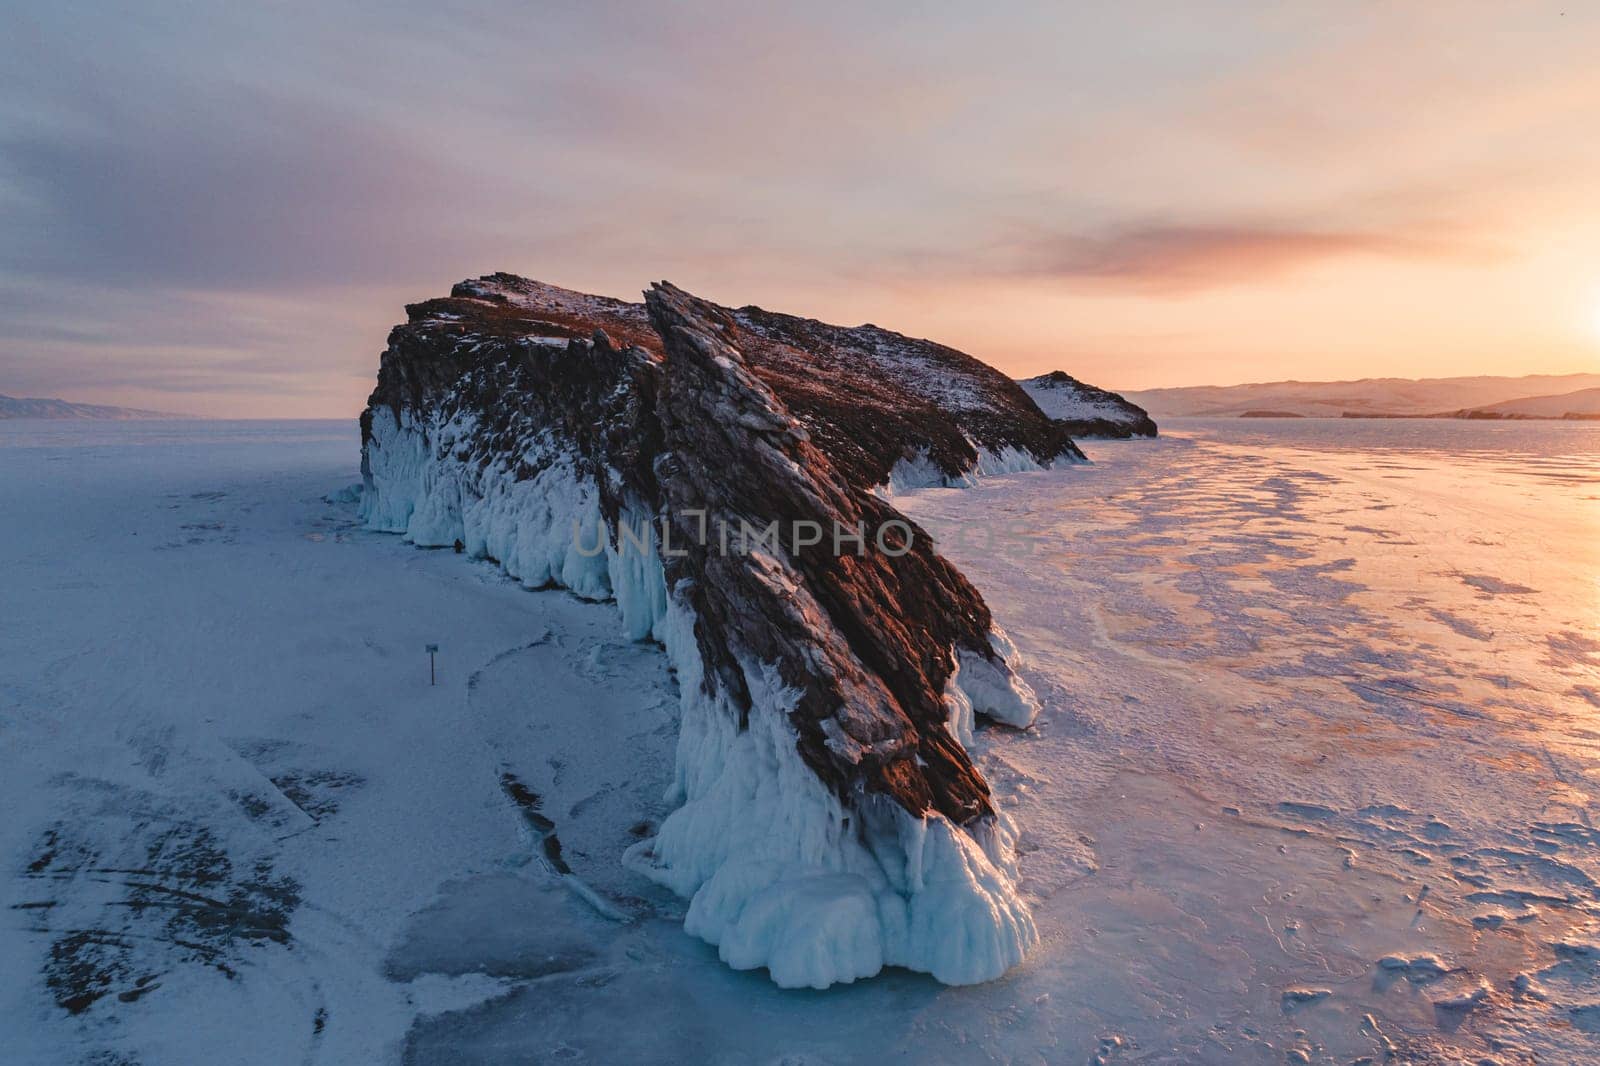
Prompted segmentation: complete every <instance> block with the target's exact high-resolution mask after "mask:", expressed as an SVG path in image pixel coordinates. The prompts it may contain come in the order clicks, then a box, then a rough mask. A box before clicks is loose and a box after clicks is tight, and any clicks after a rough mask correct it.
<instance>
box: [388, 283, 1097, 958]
mask: <svg viewBox="0 0 1600 1066" xmlns="http://www.w3.org/2000/svg"><path fill="white" fill-rule="evenodd" d="M407 310H408V316H409V321H408V322H407V323H406V324H405V325H402V326H399V327H397V328H396V329H395V330H394V331H393V333H391V335H390V344H389V349H388V351H386V352H385V353H384V357H383V362H382V366H381V368H380V372H379V380H378V387H377V389H376V390H375V391H374V393H373V395H372V398H371V401H370V404H369V407H368V410H367V411H366V413H365V414H364V416H363V423H362V425H363V471H364V474H365V475H366V481H367V492H366V493H365V495H364V499H363V513H364V514H365V516H366V519H367V522H368V524H369V525H370V526H372V527H374V528H379V529H388V530H393V531H397V532H404V533H406V534H407V535H408V536H409V537H410V538H411V539H412V540H414V541H416V542H417V543H419V544H449V543H452V542H453V541H455V540H461V541H462V542H463V544H464V546H465V547H466V548H467V549H468V550H469V551H471V552H472V553H473V554H475V555H479V556H483V557H488V558H493V559H495V560H497V561H498V562H500V563H501V564H502V565H503V566H505V568H506V569H507V570H508V572H510V573H512V574H513V575H514V576H517V577H518V578H520V579H521V580H523V581H524V582H525V583H528V584H531V585H535V586H540V585H545V584H559V585H563V586H566V587H568V588H571V589H572V590H573V591H575V592H578V593H579V594H580V595H588V596H593V597H596V598H599V597H604V596H612V597H615V598H616V600H617V602H618V605H619V607H620V608H621V611H622V614H623V620H624V625H625V626H626V628H627V629H628V631H629V632H630V633H631V634H632V635H634V636H641V637H642V636H647V635H650V636H655V637H656V638H658V639H660V640H662V641H663V643H664V644H665V645H666V648H667V651H668V654H669V656H671V657H672V658H673V660H674V662H675V664H676V665H677V667H678V673H679V678H680V683H681V684H682V686H683V689H684V691H683V720H682V722H681V726H680V728H681V732H682V737H681V738H680V746H679V758H678V763H679V766H678V777H679V780H678V785H677V789H678V794H679V797H680V798H681V799H682V800H683V806H682V807H681V808H680V809H679V810H678V811H677V812H676V813H675V814H674V815H673V816H672V817H671V818H669V819H668V820H667V821H666V822H665V823H664V824H663V826H662V827H661V830H660V832H659V833H658V835H657V836H656V838H654V839H653V840H651V841H646V842H644V843H642V844H641V845H639V846H638V847H637V848H636V849H634V850H633V851H632V852H630V857H629V858H630V863H631V864H632V865H634V867H635V868H636V869H639V870H640V871H641V872H644V873H646V874H648V875H650V876H652V877H655V878H656V879H658V880H660V881H662V882H663V883H666V884H668V885H670V886H671V887H673V888H674V889H675V890H677V891H679V892H681V893H682V894H684V895H686V896H690V897H692V899H693V903H692V905H691V909H690V915H689V920H688V925H689V927H690V930H691V931H692V932H695V933H697V934H698V935H701V936H703V937H705V938H706V939H707V940H710V941H712V942H713V943H718V944H719V945H720V946H721V947H722V949H723V954H724V957H725V958H728V959H729V961H730V962H731V963H733V964H735V965H765V966H767V967H768V968H769V969H770V970H771V972H772V974H773V977H774V978H775V979H776V980H778V981H779V983H782V984H812V985H826V984H829V983H832V982H833V981H837V980H852V979H854V978H856V977H859V976H866V975H868V974H870V973H873V972H876V970H877V968H878V967H880V966H881V965H884V964H886V963H898V964H901V965H907V966H913V967H915V968H919V969H926V970H929V971H931V972H933V973H934V974H935V975H936V976H939V977H940V978H941V979H943V980H949V981H956V982H961V981H971V980H982V979H987V978H989V977H993V976H997V975H998V973H1000V972H1002V971H1003V970H1004V969H1005V968H1006V967H1007V966H1009V965H1011V964H1013V963H1014V962H1015V961H1017V960H1018V959H1019V958H1020V957H1021V954H1022V952H1023V951H1024V950H1026V947H1027V946H1028V945H1029V944H1031V942H1032V939H1033V936H1034V934H1033V931H1032V924H1031V919H1029V918H1028V916H1027V911H1026V907H1025V906H1023V905H1022V903H1021V901H1020V900H1019V899H1017V898H1016V896H1015V893H1014V891H1013V890H1012V887H1011V862H1012V860H1011V856H1010V852H1009V840H1008V833H1007V831H1006V829H1005V827H1004V825H1003V824H1001V823H1000V822H998V821H997V820H996V815H995V811H994V808H993V806H992V804H991V802H990V797H989V789H988V786H987V784H986V782H985V781H984V780H983V777H982V775H981V774H980V773H979V772H978V770H977V769H976V767H974V765H973V764H972V761H971V759H970V758H969V757H968V755H967V752H966V749H965V746H964V744H963V741H964V740H966V739H969V738H970V728H971V727H970V717H971V715H972V713H973V711H974V710H976V711H978V712H980V713H986V714H988V715H989V716H991V717H994V718H998V719H1000V720H1003V721H1007V722H1010V723H1013V724H1018V725H1025V724H1027V723H1028V722H1029V721H1031V719H1032V715H1033V713H1034V711H1035V710H1036V704H1035V703H1034V701H1033V698H1032V694H1031V693H1030V692H1029V691H1028V690H1027V687H1026V685H1025V684H1023V683H1022V682H1021V681H1020V679H1018V678H1017V677H1016V676H1015V675H1014V673H1013V672H1012V670H1011V667H1010V665H1009V664H1008V663H1007V661H1006V658H1005V656H1004V654H1003V653H1002V651H1001V650H1000V649H1004V648H1005V644H1004V642H1003V638H997V635H996V634H995V632H994V631H993V628H992V622H991V619H990V615H989V611H988V608H987V606H986V605H985V604H984V603H983V599H982V597H981V596H980V595H979V594H978V592H977V590H976V589H974V588H973V587H972V586H971V584H970V583H968V582H967V581H966V580H965V579H964V578H963V577H962V576H961V574H960V573H959V572H958V571H956V569H955V568H954V567H952V566H951V565H950V564H949V563H948V562H946V561H945V560H944V559H943V558H941V557H940V556H939V555H938V554H937V553H936V552H935V551H934V550H933V547H932V544H931V542H930V540H929V538H928V536H927V534H926V533H924V532H923V531H922V530H920V529H918V528H917V527H916V526H915V525H914V524H913V523H910V522H909V521H907V520H906V519H905V518H904V516H902V515H900V514H899V512H898V511H896V510H894V508H893V507H892V506H891V505H890V504H889V503H888V502H886V501H885V500H884V499H882V498H880V496H879V495H877V494H876V493H875V492H874V491H873V490H874V489H875V488H877V487H878V486H880V485H882V484H883V483H884V482H888V481H892V480H893V478H894V471H895V467H896V466H897V465H899V464H902V463H906V462H921V463H923V464H924V465H931V466H932V467H933V468H935V469H936V470H937V471H938V472H939V474H940V475H941V476H943V477H946V478H952V479H954V478H961V477H965V476H968V475H970V474H971V473H972V472H973V471H974V470H977V469H980V468H981V467H982V464H983V463H984V462H985V460H986V458H987V459H989V460H991V461H992V460H993V458H995V457H1002V461H1003V463H1005V464H1007V465H1015V464H1017V463H1018V459H1019V457H1021V459H1022V460H1023V461H1025V462H1026V463H1029V464H1041V463H1044V464H1047V463H1049V462H1050V461H1053V460H1054V459H1056V458H1060V457H1067V458H1072V457H1075V456H1076V454H1077V452H1076V449H1075V448H1074V447H1073V446H1072V445H1071V442H1070V440H1069V439H1068V438H1067V437H1066V436H1065V434H1064V433H1063V432H1062V431H1061V430H1060V428H1059V427H1057V426H1053V425H1052V424H1050V423H1049V422H1048V420H1046V419H1044V418H1043V417H1042V416H1041V415H1039V413H1038V412H1037V409H1035V408H1033V406H1032V405H1031V404H1030V403H1028V402H1027V400H1026V397H1025V396H1023V395H1022V394H1021V392H1020V390H1019V389H1017V388H1016V387H1015V386H1014V385H1013V384H1012V383H1010V382H1008V381H1006V380H1005V379H1004V378H1003V376H1001V375H999V374H998V372H996V371H993V370H992V369H991V368H988V367H985V366H983V364H981V363H978V362H977V361H976V360H972V359H970V357H967V356H964V355H961V353H957V352H953V351H952V350H950V349H945V348H941V347H939V346H936V345H931V344H928V343H927V342H917V341H909V340H906V339H905V338H901V337H899V336H898V335H896V334H888V333H886V332H885V331H881V330H877V329H875V328H874V327H860V328H858V329H855V330H844V329H841V328H840V327H830V326H824V325H822V324H821V323H815V322H811V321H809V320H804V319H795V318H790V317H788V316H782V315H773V314H770V313H768V312H763V311H760V310H758V309H754V308H743V309H740V310H730V309H727V308H722V307H718V306H716V305H714V304H711V303H708V302H706V301H703V300H699V299H697V298H695V297H692V296H690V295H689V294H687V293H684V292H682V291H681V290H678V289H676V288H674V287H672V286H670V285H666V284H664V283H663V284H659V285H656V286H655V287H653V288H652V290H651V291H650V292H649V293H647V296H646V304H645V305H643V306H641V305H636V304H628V303H625V302H622V301H616V300H608V299H605V298H601V297H590V296H584V295H582V294H579V293H573V292H570V291H568V290H563V289H557V288H554V287H552V286H545V285H540V284H538V283H535V282H528V281H525V280H523V279H519V278H514V277H511V276H509V275H491V276H488V277H486V278H481V279H478V280H477V281H475V282H466V283H463V284H461V285H458V286H457V287H456V289H455V290H454V291H453V293H452V296H451V297H450V298H448V299H444V300H433V301H428V302H426V303H423V304H417V305H412V306H411V307H409V308H408V309H407ZM941 365H946V366H947V369H946V370H945V371H944V372H943V373H941V372H940V371H939V369H938V368H939V367H940V366H941ZM900 371H904V373H903V374H899V373H898V372H900ZM996 379H998V383H997V381H996ZM830 381H837V382H838V383H839V387H838V388H837V389H835V390H834V391H833V393H832V394H831V395H830V394H829V390H828V389H827V388H826V387H825V386H826V385H827V384H828V383H829V382H830ZM856 397H859V399H860V407H862V408H865V409H867V410H868V411H869V413H870V417H871V418H874V419H876V418H878V417H879V416H880V415H881V416H882V418H881V420H879V421H877V422H874V423H873V425H872V428H873V429H874V430H875V431H876V432H875V433H873V434H866V433H862V432H858V429H859V428H860V427H861V425H863V424H864V423H861V422H859V421H858V420H860V419H862V418H864V417H867V416H862V415H860V413H859V411H858V410H857V408H856V407H853V406H852V400H853V398H856ZM791 400H792V401H793V403H794V406H795V409H791V408H790V406H789V404H790V402H791ZM912 401H915V402H912ZM897 403H899V404H904V405H905V407H906V408H908V409H909V410H908V411H901V412H899V416H898V418H891V417H890V416H891V414H893V412H892V411H891V410H890V409H891V408H892V406H893V405H894V404H897ZM1007 411H1014V412H1015V413H1016V414H1017V424H1016V425H1008V424H1007V423H1006V421H1005V418H1006V415H1005V412H1007ZM801 412H804V414H803V415H802V414H801ZM774 523H776V528H778V529H779V530H780V531H782V532H781V534H780V536H781V537H782V538H783V539H784V543H780V544H772V545H758V547H757V548H756V549H755V550H750V551H745V550H738V549H735V550H732V551H730V550H727V547H726V542H725V540H724V541H723V543H720V544H719V543H718V538H717V537H716V536H712V537H710V538H707V536H706V531H707V529H708V528H712V529H721V530H727V529H734V528H751V529H766V528H768V527H769V526H772V524H774ZM652 525H655V526H658V527H659V528H660V529H661V532H662V539H661V541H660V542H659V543H653V544H652V545H651V548H650V550H649V551H647V552H638V551H630V550H628V548H629V545H630V544H632V543H637V542H639V541H642V540H644V539H645V538H644V537H643V536H642V535H641V534H643V533H644V532H645V530H646V529H647V528H648V527H651V526H652ZM810 526H814V527H816V528H817V529H819V530H820V531H823V536H822V538H821V540H820V542H818V543H813V544H802V543H800V542H799V540H798V539H796V538H797V537H798V535H797V534H796V536H795V538H791V535H790V531H792V530H798V529H801V528H804V527H810ZM837 530H861V531H865V532H866V538H865V543H863V544H862V545H861V550H856V549H854V548H849V549H847V550H842V551H840V550H836V545H835V544H834V543H832V540H833V536H832V534H833V533H834V532H835V531H837ZM874 531H891V532H890V534H889V535H888V537H887V539H886V540H885V541H879V540H877V539H876V538H875V537H874V536H873V532H874ZM586 544H588V545H594V546H596V548H595V550H593V551H589V550H586V549H585V547H584V545H586ZM601 545H603V546H604V552H603V553H601V552H600V551H599V550H598V548H599V546H601ZM791 763H792V764H794V765H793V766H789V764H791ZM786 766H788V767H789V768H787V769H786V768H785V767H786ZM797 771H798V772H797ZM774 821H775V822H776V823H777V824H776V825H774V824H772V823H773V822H774ZM819 877H820V878H824V879H825V880H826V883H827V885H828V886H829V888H828V890H827V892H826V893H822V894H820V895H819V894H818V893H816V892H814V891H811V890H810V889H808V890H806V892H802V893H801V897H802V899H803V900H806V901H809V902H808V903H807V904H806V905H805V906H800V904H798V903H796V902H795V901H794V900H793V899H791V898H790V897H791V896H792V895H794V894H795V893H796V891H797V890H796V889H795V887H794V886H795V885H797V884H811V886H812V889H814V888H815V887H816V885H815V879H816V878H819ZM841 877H844V878H846V880H843V881H841V880H839V878H841ZM933 886H938V887H937V891H935V889H934V887H933ZM829 893H832V894H836V895H840V894H842V895H841V898H842V899H844V900H845V902H846V903H847V904H849V906H846V910H847V911H849V910H850V908H851V907H852V906H853V907H854V911H853V913H856V914H857V916H858V918H859V920H860V922H861V924H862V928H860V929H855V930H849V929H845V930H841V929H840V926H839V923H838V922H837V921H825V922H821V923H820V925H819V924H818V923H819V921H820V919H821V917H822V916H821V915H820V914H809V915H808V914H807V913H805V912H806V907H813V908H814V907H819V906H822V905H823V901H827V900H828V895H829ZM775 898H776V899H782V900H784V901H785V902H784V903H783V904H782V905H781V906H779V905H778V904H776V903H774V902H773V901H774V899H775ZM827 905H828V907H831V908H833V910H834V911H836V910H837V908H838V907H839V906H840V905H842V904H841V902H840V899H833V900H831V902H828V903H827ZM830 913H832V911H830ZM752 926H753V928H752ZM946 937H948V938H949V939H950V943H951V944H955V945H957V946H956V947H955V948H951V947H950V944H947V943H945V942H944V940H945V938H946ZM819 938H820V939H819Z"/></svg>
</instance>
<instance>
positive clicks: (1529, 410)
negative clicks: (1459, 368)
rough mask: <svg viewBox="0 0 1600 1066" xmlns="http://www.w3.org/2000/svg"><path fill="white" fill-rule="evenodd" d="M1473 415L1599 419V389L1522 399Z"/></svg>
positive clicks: (1482, 408)
mask: <svg viewBox="0 0 1600 1066" xmlns="http://www.w3.org/2000/svg"><path fill="white" fill-rule="evenodd" d="M1473 413H1475V414H1489V415H1500V416H1501V417H1504V418H1566V417H1568V416H1576V417H1580V418H1592V417H1600V388H1592V389H1578V390H1577V391H1576V392H1563V393H1559V394H1557V395H1555V396H1525V397H1523V398H1522V399H1520V400H1506V401H1505V402H1504V403H1496V404H1489V405H1488V406H1486V407H1479V408H1475V409H1474V411H1473Z"/></svg>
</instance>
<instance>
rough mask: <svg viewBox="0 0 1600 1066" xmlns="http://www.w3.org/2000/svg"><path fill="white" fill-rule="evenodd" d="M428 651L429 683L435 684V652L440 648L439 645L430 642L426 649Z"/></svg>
mask: <svg viewBox="0 0 1600 1066" xmlns="http://www.w3.org/2000/svg"><path fill="white" fill-rule="evenodd" d="M424 650H425V651H427V653H428V684H430V685H431V684H433V654H434V652H436V651H438V650H439V645H437V644H429V645H428V646H427V647H426V648H425V649H424Z"/></svg>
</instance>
